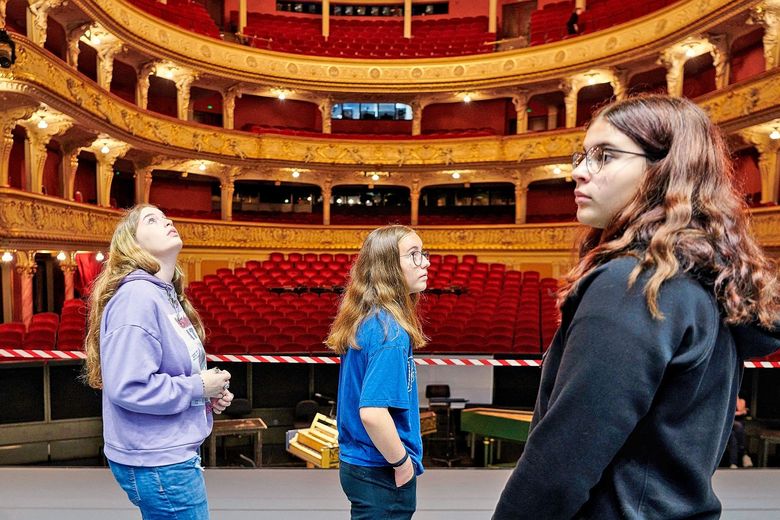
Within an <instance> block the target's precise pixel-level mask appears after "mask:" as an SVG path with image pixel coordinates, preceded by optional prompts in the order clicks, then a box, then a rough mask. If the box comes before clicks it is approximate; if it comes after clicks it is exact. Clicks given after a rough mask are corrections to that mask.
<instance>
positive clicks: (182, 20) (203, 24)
mask: <svg viewBox="0 0 780 520" xmlns="http://www.w3.org/2000/svg"><path fill="white" fill-rule="evenodd" d="M130 2H131V3H132V4H134V5H135V6H137V7H139V8H140V9H143V10H144V11H145V12H147V13H149V14H151V15H152V16H156V17H157V18H161V19H163V20H165V21H166V22H170V23H172V24H174V25H178V26H179V27H183V28H184V29H187V30H189V31H193V32H196V33H199V34H203V35H206V36H211V37H212V38H220V36H221V35H220V32H219V28H218V27H217V24H216V23H214V19H213V18H211V16H210V15H209V13H208V11H206V8H205V7H204V6H203V5H201V4H200V3H199V2H194V1H190V0H168V2H167V3H162V2H158V1H157V0H130Z"/></svg>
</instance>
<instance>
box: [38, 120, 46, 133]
mask: <svg viewBox="0 0 780 520" xmlns="http://www.w3.org/2000/svg"><path fill="white" fill-rule="evenodd" d="M38 128H40V129H41V130H45V129H47V128H49V123H47V122H46V120H45V119H44V118H41V120H40V121H38Z"/></svg>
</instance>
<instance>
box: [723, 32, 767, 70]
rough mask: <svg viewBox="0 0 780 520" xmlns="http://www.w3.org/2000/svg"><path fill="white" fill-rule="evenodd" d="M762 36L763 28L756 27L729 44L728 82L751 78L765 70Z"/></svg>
mask: <svg viewBox="0 0 780 520" xmlns="http://www.w3.org/2000/svg"><path fill="white" fill-rule="evenodd" d="M763 38H764V28H763V27H757V28H756V29H755V30H754V31H751V32H749V33H748V34H744V35H742V36H740V37H739V38H737V39H735V40H734V42H733V43H732V44H731V52H730V53H729V54H730V56H729V60H730V64H731V75H730V77H729V84H732V83H737V82H739V81H742V80H745V79H748V78H752V77H753V76H755V75H757V74H761V73H762V72H764V71H765V70H766V63H765V62H764V41H763Z"/></svg>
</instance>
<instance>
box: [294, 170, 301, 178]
mask: <svg viewBox="0 0 780 520" xmlns="http://www.w3.org/2000/svg"><path fill="white" fill-rule="evenodd" d="M292 176H293V179H297V178H298V177H300V176H301V172H299V171H298V170H293V172H292Z"/></svg>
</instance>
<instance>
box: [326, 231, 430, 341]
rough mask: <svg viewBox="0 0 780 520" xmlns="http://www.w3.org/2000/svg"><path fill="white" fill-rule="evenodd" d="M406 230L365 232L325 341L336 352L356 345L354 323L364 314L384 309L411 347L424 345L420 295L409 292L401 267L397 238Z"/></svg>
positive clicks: (401, 237) (404, 233)
mask: <svg viewBox="0 0 780 520" xmlns="http://www.w3.org/2000/svg"><path fill="white" fill-rule="evenodd" d="M410 233H414V230H413V229H412V228H409V227H407V226H397V225H394V226H384V227H381V228H377V229H375V230H374V231H372V232H371V233H369V235H368V237H366V240H365V241H364V242H363V246H362V247H361V249H360V253H359V254H358V257H357V260H355V263H354V265H353V266H352V269H351V270H350V275H349V281H348V282H347V288H346V290H345V291H344V296H342V298H341V303H340V304H339V310H338V314H337V315H336V319H335V320H334V321H333V325H332V326H331V329H330V334H329V335H328V338H327V339H326V340H325V344H326V345H327V346H328V348H330V349H331V350H333V351H335V352H336V353H338V354H344V353H346V352H347V350H348V349H349V348H354V349H360V346H359V345H358V344H357V341H356V334H357V330H358V327H359V326H360V324H361V323H362V322H363V320H365V319H366V318H367V317H369V316H372V315H375V314H376V313H378V312H379V311H380V310H381V309H384V310H386V311H387V312H388V313H390V315H391V316H392V317H393V318H394V319H395V321H396V322H397V323H398V325H399V326H400V327H401V328H402V329H404V330H405V331H406V332H407V334H409V338H410V340H411V343H412V348H415V349H417V348H420V347H423V346H425V344H426V342H427V341H428V338H426V337H425V334H423V331H422V324H421V322H420V318H419V316H418V314H417V303H418V301H419V299H420V295H419V294H417V293H415V294H409V287H408V285H407V284H406V278H405V277H404V275H403V272H402V271H401V256H400V255H401V252H400V250H399V248H398V242H400V241H401V239H403V238H404V237H405V236H407V235H409V234H410Z"/></svg>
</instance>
